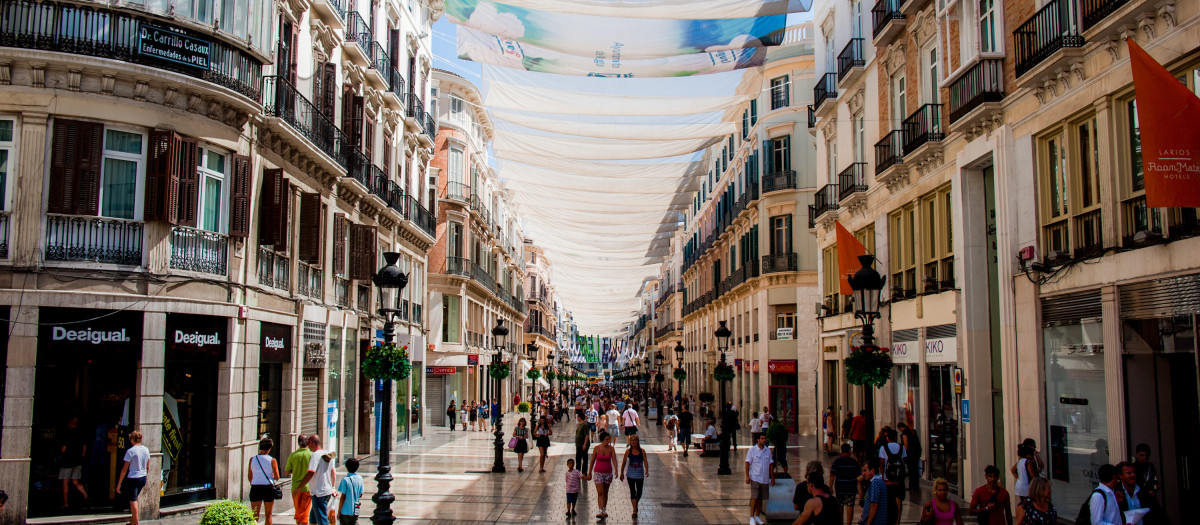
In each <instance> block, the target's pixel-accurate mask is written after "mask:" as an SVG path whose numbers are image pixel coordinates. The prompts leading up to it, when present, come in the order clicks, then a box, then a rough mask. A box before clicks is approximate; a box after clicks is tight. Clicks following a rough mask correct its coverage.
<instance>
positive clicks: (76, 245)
mask: <svg viewBox="0 0 1200 525" xmlns="http://www.w3.org/2000/svg"><path fill="white" fill-rule="evenodd" d="M144 230H145V228H144V226H143V224H142V222H141V221H130V220H124V219H109V218H106V217H89V216H80V215H56V214H52V213H47V214H46V234H45V235H46V253H45V257H46V260H47V261H80V262H93V263H104V264H122V265H128V266H141V265H142V251H143V246H144V240H143V237H144V233H145V231H144Z"/></svg>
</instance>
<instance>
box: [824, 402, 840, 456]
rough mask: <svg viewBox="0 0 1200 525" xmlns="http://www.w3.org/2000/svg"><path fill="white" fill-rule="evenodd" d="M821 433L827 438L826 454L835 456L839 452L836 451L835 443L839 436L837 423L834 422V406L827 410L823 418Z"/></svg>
mask: <svg viewBox="0 0 1200 525" xmlns="http://www.w3.org/2000/svg"><path fill="white" fill-rule="evenodd" d="M821 431H822V432H824V437H825V454H827V455H830V456H834V455H837V452H835V451H834V448H833V441H834V437H835V436H836V435H837V422H836V421H834V412H833V405H829V407H828V408H826V409H825V414H824V415H822V416H821Z"/></svg>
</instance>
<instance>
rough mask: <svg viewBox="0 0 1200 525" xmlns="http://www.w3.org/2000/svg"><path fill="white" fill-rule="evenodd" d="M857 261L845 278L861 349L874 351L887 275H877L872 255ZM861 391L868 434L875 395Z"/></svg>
mask: <svg viewBox="0 0 1200 525" xmlns="http://www.w3.org/2000/svg"><path fill="white" fill-rule="evenodd" d="M858 262H859V263H860V264H862V268H859V269H858V271H857V272H854V275H851V276H850V277H849V279H847V280H849V281H850V288H851V289H852V290H854V317H856V318H858V319H861V320H862V323H863V329H862V346H863V349H864V350H869V351H874V350H876V349H877V348H878V347H876V346H875V320H876V319H879V295H880V292H881V291H882V290H883V286H884V285H885V284H887V277H886V276H883V275H879V272H878V271H876V270H875V268H873V266H874V264H875V256H874V255H869V254H868V255H859V256H858ZM863 391H864V392H863V393H864V394H865V395H863V408H864V409H865V410H866V411H867V433H868V435H870V434H872V433H874V425H873V424H872V421H874V414H875V396H874V392H872V391H868V390H867V389H866V388H864V389H863Z"/></svg>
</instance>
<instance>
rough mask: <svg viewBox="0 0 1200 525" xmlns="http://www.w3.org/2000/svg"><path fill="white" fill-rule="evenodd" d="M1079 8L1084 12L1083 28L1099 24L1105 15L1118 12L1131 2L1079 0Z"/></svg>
mask: <svg viewBox="0 0 1200 525" xmlns="http://www.w3.org/2000/svg"><path fill="white" fill-rule="evenodd" d="M1078 1H1079V10H1080V11H1081V12H1082V14H1083V30H1084V31H1087V30H1088V29H1091V28H1092V26H1094V25H1096V24H1099V23H1100V21H1101V20H1104V19H1105V17H1107V16H1108V15H1111V14H1113V13H1115V12H1117V10H1118V9H1120V8H1122V7H1124V6H1125V4H1128V3H1129V0H1078Z"/></svg>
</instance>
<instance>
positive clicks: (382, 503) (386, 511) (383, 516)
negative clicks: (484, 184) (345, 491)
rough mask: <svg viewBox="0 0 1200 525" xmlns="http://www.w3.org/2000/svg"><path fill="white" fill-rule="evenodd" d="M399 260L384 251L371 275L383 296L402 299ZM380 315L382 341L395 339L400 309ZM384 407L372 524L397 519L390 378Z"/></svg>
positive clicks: (403, 278)
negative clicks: (390, 292) (379, 265)
mask: <svg viewBox="0 0 1200 525" xmlns="http://www.w3.org/2000/svg"><path fill="white" fill-rule="evenodd" d="M399 259H400V254H399V253H396V252H384V254H383V260H384V261H385V262H386V263H387V264H386V265H384V267H383V268H380V269H379V271H378V272H376V273H375V275H374V276H373V277H372V278H371V281H372V282H373V283H375V286H378V287H379V294H380V296H382V295H383V291H384V290H395V291H396V298H397V301H399V297H400V291H401V290H403V289H404V287H405V286H408V275H406V274H405V273H404V272H401V271H400V267H399V266H397V265H396V261H398V260H399ZM379 315H381V316H383V341H384V342H385V343H391V342H392V338H393V337H394V336H395V335H396V324H395V323H394V322H393V321H392V320H393V319H394V318H396V317H399V315H400V310H399V309H395V308H380V309H379ZM406 395H407V394H406ZM383 406H384V409H383V411H382V414H380V416H381V417H380V419H381V421H380V426H381V430H382V432H383V435H382V436H380V439H379V469H378V472H377V473H376V474H375V481H376V483H377V484H378V490H376V491H375V495H374V496H372V497H371V501H373V502H374V503H375V512H374V513H373V514H372V515H371V523H373V524H375V525H391V524H392V523H393V522H395V521H396V518H395V517H394V516H392V502H393V501H396V497H395V496H393V495H392V493H391V491H390V489H391V485H392V462H391V458H392V410H394V408H393V406H394V405H393V404H392V380H391V379H385V380H384V381H383Z"/></svg>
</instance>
